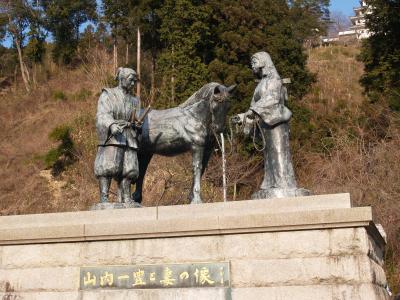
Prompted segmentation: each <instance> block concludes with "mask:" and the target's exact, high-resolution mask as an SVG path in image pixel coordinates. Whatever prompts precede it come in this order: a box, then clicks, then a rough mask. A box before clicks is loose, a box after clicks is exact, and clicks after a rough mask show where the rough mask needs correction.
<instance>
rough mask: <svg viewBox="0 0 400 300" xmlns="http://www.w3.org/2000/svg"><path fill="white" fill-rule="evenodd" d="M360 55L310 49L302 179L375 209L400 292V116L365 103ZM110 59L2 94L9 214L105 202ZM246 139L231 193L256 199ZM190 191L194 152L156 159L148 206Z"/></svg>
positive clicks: (238, 147)
mask: <svg viewBox="0 0 400 300" xmlns="http://www.w3.org/2000/svg"><path fill="white" fill-rule="evenodd" d="M358 51H359V50H358V49H357V47H341V46H337V47H331V48H320V49H313V50H311V51H310V53H309V54H310V57H309V62H308V65H309V68H310V69H311V70H312V71H313V72H315V73H316V74H317V82H316V83H315V84H314V85H313V87H312V89H311V90H310V92H309V94H308V95H307V97H305V98H304V99H303V100H301V101H299V100H292V101H291V103H290V106H291V109H292V110H293V112H294V118H293V120H292V122H291V127H292V151H293V157H294V163H295V166H296V172H297V177H298V182H299V185H300V186H302V187H305V188H308V189H310V190H311V191H313V193H314V194H321V193H342V192H350V193H351V195H352V200H353V202H354V205H372V206H374V208H375V213H376V221H377V222H379V223H382V224H383V226H384V228H385V229H386V231H387V233H388V236H389V247H388V251H387V274H388V275H389V277H390V282H391V287H392V288H393V289H395V291H400V290H399V288H400V286H399V282H400V273H399V271H398V270H399V269H400V258H399V257H400V228H399V224H400V205H399V204H398V201H399V200H398V199H399V196H400V186H399V184H398V183H399V182H400V180H399V179H400V165H399V164H398V163H397V162H398V161H399V159H400V150H399V149H400V124H399V118H398V116H396V115H394V114H393V113H392V112H390V111H389V110H388V109H387V108H386V105H384V104H383V103H370V102H368V101H366V99H364V96H363V95H362V89H361V87H360V85H359V83H358V79H359V78H360V76H361V74H362V70H363V66H362V65H361V64H360V63H359V62H357V61H356V56H357V54H358ZM109 62H112V59H111V58H109V57H107V56H106V55H105V54H104V53H97V54H96V55H95V56H94V57H93V61H92V63H90V64H88V65H83V66H81V67H80V68H78V69H73V70H70V69H60V68H58V67H57V66H55V65H52V64H49V65H46V66H43V67H41V68H40V69H38V70H37V73H38V74H37V82H38V83H37V86H36V87H35V88H34V89H33V92H32V93H31V94H30V95H26V94H25V93H24V92H23V89H22V87H21V88H19V87H16V86H12V87H11V88H9V89H8V90H3V91H1V94H0V111H1V113H0V127H1V130H0V138H1V140H2V143H1V146H0V176H1V178H2V180H1V181H0V191H1V193H0V215H9V214H26V213H43V212H60V211H76V210H85V209H87V208H88V207H89V206H91V205H92V204H94V203H96V202H97V201H98V191H97V181H96V179H95V177H94V175H93V161H94V156H95V152H96V144H97V137H96V133H95V127H94V116H95V111H96V105H97V99H98V96H99V93H100V90H101V87H102V86H106V85H108V84H109V82H110V78H112V76H111V74H112V72H111V65H110V64H109ZM293 80H295V79H293ZM249 102H250V99H249ZM49 136H50V138H49ZM60 145H61V146H60ZM243 145H246V147H248V148H251V147H250V146H251V143H250V142H249V141H243V139H242V138H241V137H240V136H239V135H234V137H233V140H231V143H228V153H229V155H228V163H227V165H228V180H229V197H230V199H235V200H241V199H248V198H249V196H250V195H251V193H252V192H253V191H254V190H255V189H256V188H257V187H258V186H259V184H260V182H261V180H262V167H263V163H262V156H261V155H260V154H259V153H257V152H256V151H254V150H250V151H244V150H243V149H244V146H243ZM249 153H250V154H249ZM50 165H55V168H48V167H49V166H50ZM243 170H246V171H243ZM190 187H191V157H190V155H189V154H187V155H183V156H180V157H176V158H172V159H165V158H162V157H155V158H154V159H153V161H152V163H151V165H150V168H149V171H148V175H147V178H146V182H145V192H144V205H146V206H154V205H174V204H180V203H188V200H187V196H188V193H189V190H190ZM115 190H116V188H115V186H113V187H112V191H113V192H115ZM202 194H203V200H205V201H207V202H215V201H221V200H222V191H221V171H220V158H219V156H218V155H215V156H214V157H213V158H212V161H211V162H210V164H209V169H208V170H207V172H206V174H205V178H204V180H203V190H202ZM114 197H115V196H113V198H114Z"/></svg>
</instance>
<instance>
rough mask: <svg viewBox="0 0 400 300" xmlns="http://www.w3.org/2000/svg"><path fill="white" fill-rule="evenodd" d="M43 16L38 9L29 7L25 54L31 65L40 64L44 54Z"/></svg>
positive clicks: (44, 32)
mask: <svg viewBox="0 0 400 300" xmlns="http://www.w3.org/2000/svg"><path fill="white" fill-rule="evenodd" d="M44 26H45V23H44V16H43V12H42V10H40V8H39V7H37V6H36V7H35V6H33V5H31V9H30V14H29V32H28V38H29V42H28V44H27V46H26V49H25V53H26V56H27V57H28V58H29V60H30V62H32V63H40V62H42V60H43V57H44V53H45V52H46V45H45V40H46V36H47V32H46V31H45V30H44Z"/></svg>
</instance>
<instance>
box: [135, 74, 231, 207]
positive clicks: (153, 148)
mask: <svg viewBox="0 0 400 300" xmlns="http://www.w3.org/2000/svg"><path fill="white" fill-rule="evenodd" d="M234 88H235V86H231V87H225V86H224V85H222V84H219V83H214V82H213V83H208V84H206V85H205V86H203V87H202V88H201V89H200V90H198V91H197V92H196V93H194V94H193V95H192V96H191V97H190V98H189V99H188V100H187V101H185V102H184V103H182V104H181V105H179V106H178V107H174V108H170V109H165V110H152V111H150V112H149V114H148V115H147V116H146V118H145V120H144V123H143V126H142V134H141V137H140V139H139V150H138V160H139V177H138V179H137V180H136V190H135V192H134V194H133V199H134V200H135V201H136V202H138V203H141V201H142V189H143V181H144V176H145V175H146V170H147V167H148V165H149V163H150V160H151V158H152V156H153V155H154V154H159V155H163V156H175V155H178V154H182V153H184V152H187V151H190V150H191V151H192V161H193V164H192V165H193V184H192V191H191V193H190V195H189V199H190V201H191V203H192V204H197V203H202V201H201V197H200V190H201V187H200V181H201V176H202V175H203V173H204V171H205V169H206V167H207V164H208V160H209V159H210V156H211V153H212V151H213V148H214V145H215V135H216V134H219V133H220V132H222V131H223V130H224V127H225V119H226V115H227V113H228V109H229V102H228V99H229V97H230V95H231V92H232V91H233V89H234Z"/></svg>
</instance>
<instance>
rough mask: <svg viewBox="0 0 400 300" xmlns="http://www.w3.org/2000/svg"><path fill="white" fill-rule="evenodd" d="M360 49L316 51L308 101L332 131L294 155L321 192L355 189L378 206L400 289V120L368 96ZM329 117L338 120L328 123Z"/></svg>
mask: <svg viewBox="0 0 400 300" xmlns="http://www.w3.org/2000/svg"><path fill="white" fill-rule="evenodd" d="M358 51H359V49H357V48H356V47H333V48H322V49H315V50H313V52H311V56H310V60H309V67H310V69H311V70H312V71H314V72H317V74H318V81H317V83H316V84H315V85H314V86H313V88H312V90H311V92H310V94H309V95H308V96H307V97H306V98H305V99H304V100H302V105H303V106H304V107H307V108H308V109H309V110H310V111H311V112H312V117H311V122H313V123H314V124H316V128H318V127H319V126H321V125H324V126H327V127H328V129H329V131H330V132H331V136H330V137H329V139H330V142H329V144H328V146H322V147H321V149H315V147H309V146H308V145H307V144H303V145H302V146H299V147H297V149H295V151H294V159H295V163H296V166H297V168H296V170H297V173H298V179H299V182H300V185H302V186H305V187H307V188H309V189H310V190H312V191H313V192H314V193H315V194H323V193H342V192H349V193H351V198H352V201H353V205H356V206H373V208H374V213H375V221H376V222H377V223H381V224H382V225H383V227H384V229H385V230H386V232H387V234H388V246H389V247H388V251H387V257H386V262H387V268H386V271H387V275H388V277H389V281H390V284H391V288H392V289H394V291H395V292H400V271H399V270H400V205H399V199H400V186H399V182H400V164H399V163H398V162H399V159H400V150H399V149H400V147H399V146H400V126H399V120H400V119H399V116H397V115H394V114H393V113H391V112H389V111H388V110H386V109H385V108H384V106H383V105H378V104H370V103H368V102H366V101H365V99H364V96H363V95H362V89H361V87H360V86H359V84H358V79H359V78H360V76H361V74H362V72H363V68H362V65H361V64H360V63H359V62H357V61H355V57H356V55H357V54H358ZM327 119H331V120H338V123H337V124H335V123H334V122H330V123H328V124H327V125H326V124H324V123H323V121H324V120H327ZM318 137H319V135H318V134H314V133H313V132H312V133H311V134H310V138H311V139H313V138H314V139H315V138H318ZM317 142H318V141H314V144H317ZM319 142H320V144H321V145H326V143H325V141H324V140H320V141H319Z"/></svg>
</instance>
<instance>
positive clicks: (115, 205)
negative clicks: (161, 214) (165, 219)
mask: <svg viewBox="0 0 400 300" xmlns="http://www.w3.org/2000/svg"><path fill="white" fill-rule="evenodd" d="M139 207H142V206H141V205H140V204H139V203H137V202H128V203H119V202H105V203H97V204H95V205H93V206H92V207H91V208H90V210H108V209H124V208H139Z"/></svg>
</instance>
